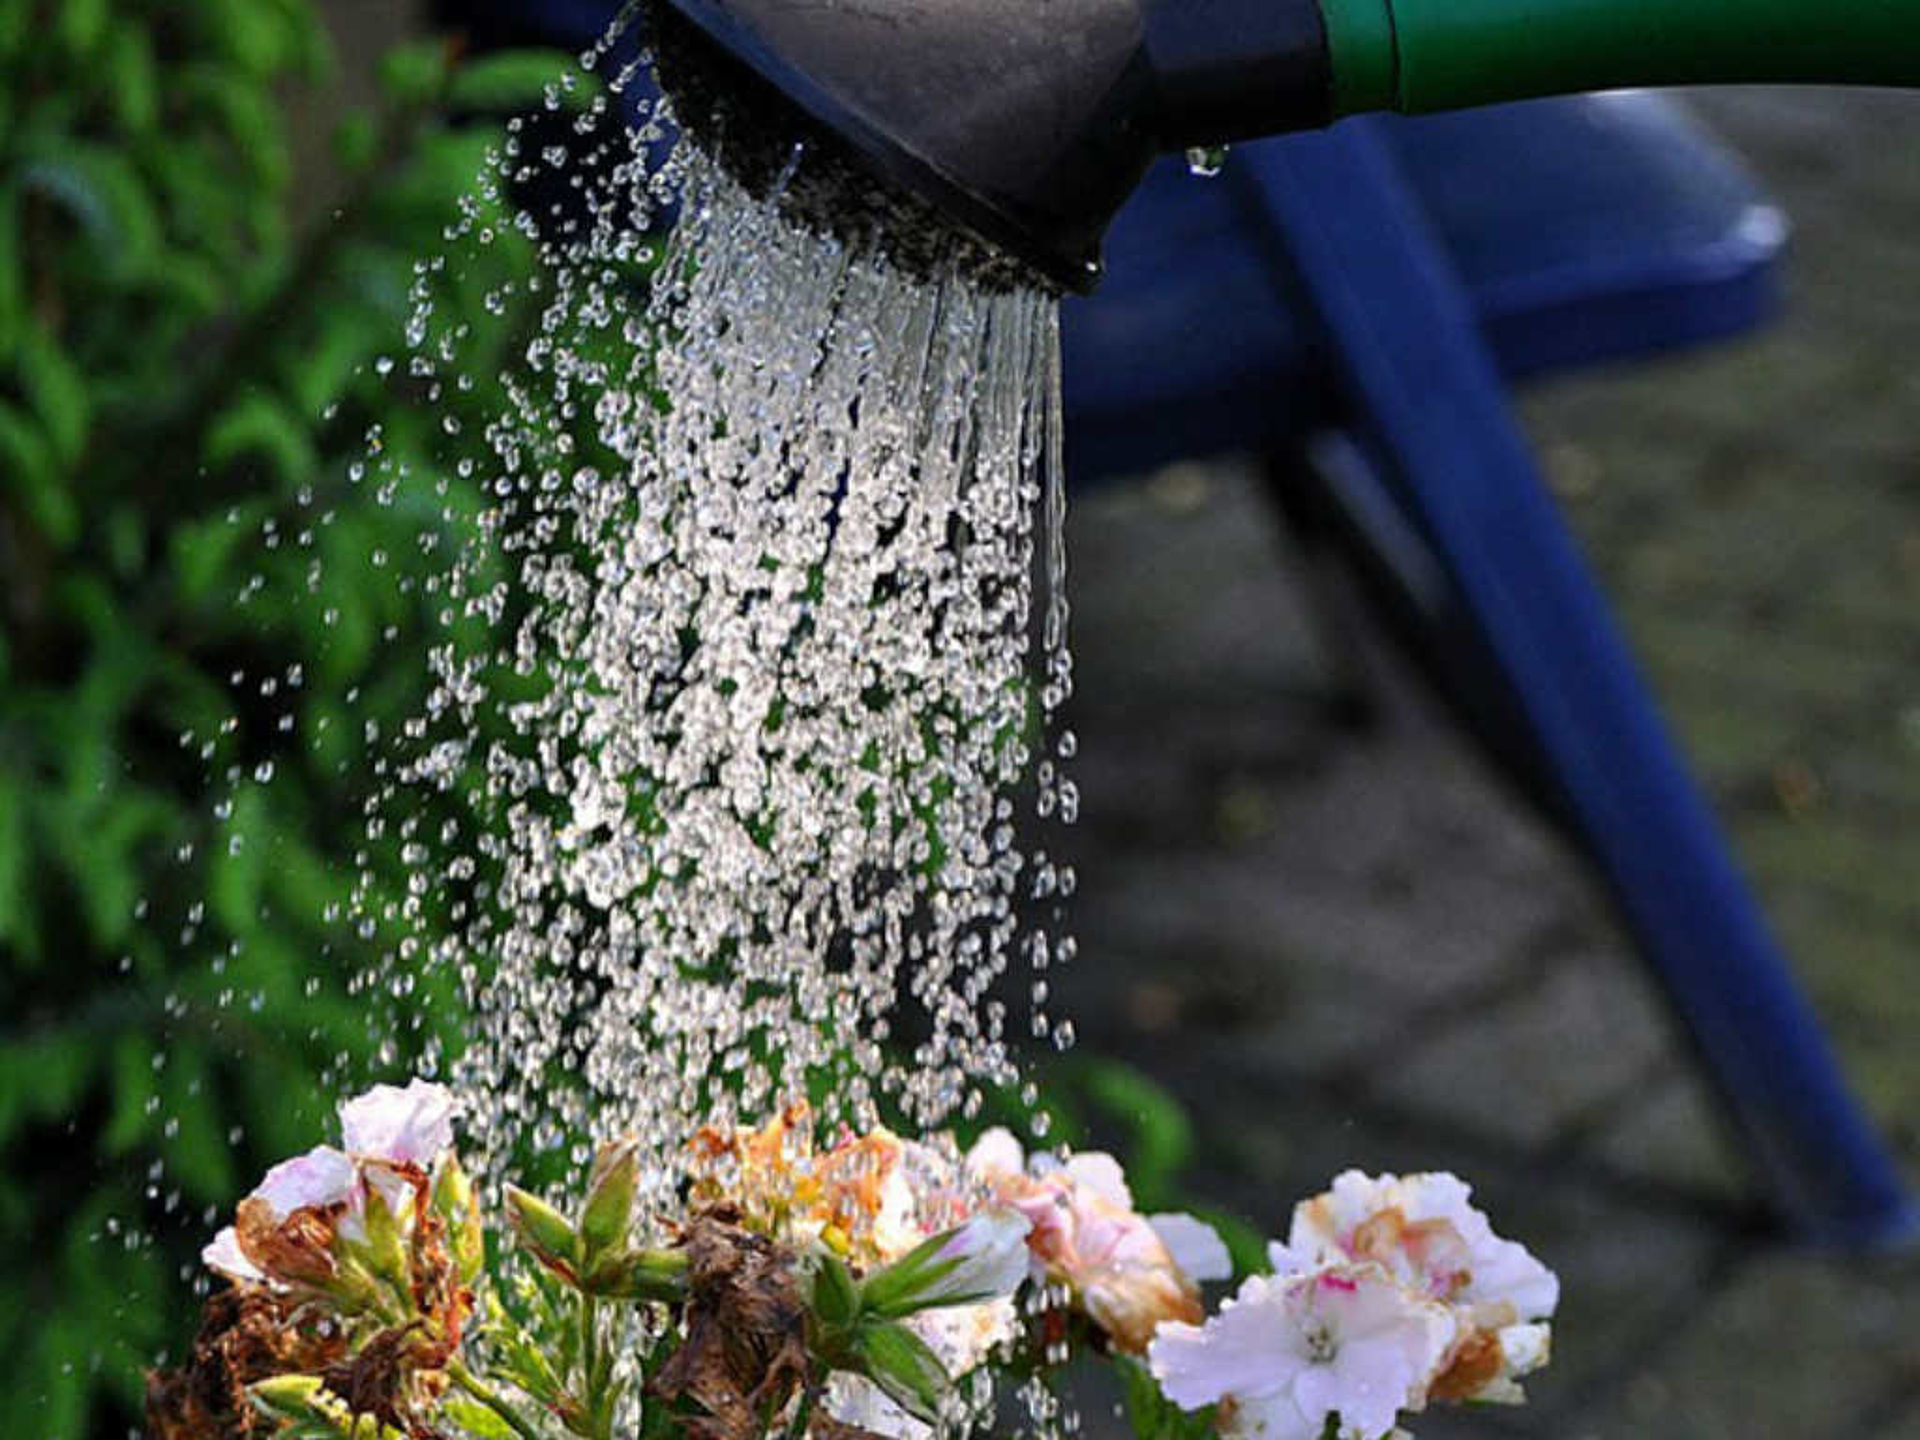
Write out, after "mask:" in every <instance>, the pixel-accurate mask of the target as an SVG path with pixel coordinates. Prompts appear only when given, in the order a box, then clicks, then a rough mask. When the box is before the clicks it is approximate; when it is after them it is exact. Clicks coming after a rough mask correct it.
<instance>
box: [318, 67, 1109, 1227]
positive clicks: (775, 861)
mask: <svg viewBox="0 0 1920 1440" xmlns="http://www.w3.org/2000/svg"><path fill="white" fill-rule="evenodd" d="M588 58H589V59H590V60H591V59H593V58H595V57H592V56H590V57H588ZM596 105H597V107H598V108H597V109H595V110H594V111H591V112H590V115H591V116H592V117H593V118H594V119H596V120H599V121H601V122H604V121H605V119H606V116H607V114H608V112H607V109H606V101H605V99H604V98H603V99H602V100H601V101H599V102H596ZM615 113H617V112H615ZM578 128H579V129H580V131H581V133H582V134H587V133H588V128H587V127H586V126H584V125H583V126H581V127H578ZM611 128H613V127H609V126H607V125H605V124H604V123H602V124H601V125H600V128H599V129H598V130H597V131H594V132H592V134H593V135H594V136H595V137H596V138H594V139H592V141H591V144H590V145H589V146H588V148H587V151H586V154H587V159H588V161H589V164H588V165H587V166H586V167H585V168H586V169H587V170H588V171H590V172H591V173H594V174H597V175H600V176H602V177H604V178H603V179H601V180H599V181H596V182H595V183H594V184H593V185H592V186H590V187H588V189H587V198H586V201H585V204H584V207H582V206H580V205H575V206H574V207H573V213H574V214H575V215H576V217H578V216H580V215H582V214H584V216H585V217H586V218H584V219H581V218H576V219H575V220H574V221H573V222H571V224H570V225H569V224H565V223H560V222H559V221H558V220H557V219H556V217H555V216H551V215H544V216H539V217H535V216H531V215H522V216H520V218H519V224H520V227H521V228H522V229H523V230H524V231H525V232H526V233H527V234H529V235H537V236H539V238H540V242H541V247H542V252H543V255H544V256H545V260H546V263H545V266H544V273H543V275H542V277H541V279H540V280H539V281H538V282H537V283H538V285H539V286H540V293H541V301H542V303H543V305H544V312H545V313H544V319H543V323H542V325H541V327H540V329H539V331H538V333H537V334H536V335H535V336H534V338H533V339H532V340H531V342H530V343H529V344H528V345H527V347H526V351H525V354H524V356H523V358H522V362H521V364H520V365H519V366H517V367H516V369H515V371H514V373H513V374H512V375H511V376H509V377H508V380H509V386H508V388H509V393H510V394H511V395H512V396H513V397H514V398H513V404H512V406H511V407H510V413H507V414H503V415H501V416H499V417H497V419H496V420H495V422H494V423H493V425H492V426H491V427H490V429H489V431H488V434H487V437H486V438H487V443H488V448H489V451H490V452H491V455H492V462H491V464H492V469H493V473H492V474H491V476H490V477H489V478H490V484H489V487H488V489H489V494H490V498H491V501H492V508H491V509H490V510H489V511H488V512H487V513H486V514H485V515H484V516H482V517H481V520H480V524H479V525H478V527H477V529H476V531H475V533H474V535H473V538H472V540H471V542H470V543H469V544H468V546H467V547H466V548H465V550H464V551H463V553H461V554H460V555H459V556H458V557H457V558H455V559H454V560H453V561H452V562H451V563H450V565H449V568H448V571H447V573H446V575H445V576H444V587H443V591H442V593H443V595H444V598H445V607H444V609H443V611H442V615H441V618H442V623H443V625H444V627H445V629H444V633H443V635H442V638H441V641H440V643H439V645H438V646H437V648H436V650H435V653H434V659H433V666H434V681H435V688H434V691H433V694H432V696H431V698H430V700H429V703H428V705H427V706H426V709H425V710H424V712H423V713H422V714H420V715H419V716H418V717H417V718H416V720H415V721H414V722H413V723H411V724H409V725H408V726H407V727H406V728H405V730H404V732H403V733H402V734H400V735H398V736H393V737H384V736H383V737H380V740H379V748H380V751H381V756H382V758H381V760H380V762H379V764H378V765H377V766H376V767H375V769H376V771H377V774H378V779H379V785H378V788H377V790H376V791H375V793H374V794H373V795H372V797H371V798H370V799H369V801H368V803H367V806H366V815H367V833H368V846H367V854H368V855H375V854H377V853H379V852H380V851H381V850H382V849H383V847H397V850H398V854H399V855H400V857H401V859H402V861H403V863H404V867H405V871H406V886H405V893H404V895H402V896H399V897H393V896H390V895H389V894H388V893H387V891H386V890H385V889H384V888H383V885H382V881H381V879H380V874H379V867H378V865H377V864H376V863H375V862H374V861H372V860H368V861H366V862H365V864H366V868H365V873H364V874H363V875H362V880H361V884H360V886H359V888H358V891H357V902H356V906H355V909H356V911H357V918H358V923H359V925H360V926H361V929H362V931H363V933H364V934H367V935H369V936H375V937H377V938H378V939H379V940H380V942H381V945H382V947H383V949H384V952H385V958H384V961H383V962H382V964H380V965H379V966H377V967H375V968H374V969H373V970H371V971H369V972H368V974H366V975H365V976H363V977H362V978H361V980H360V981H359V982H358V987H359V989H360V990H361V992H362V993H363V994H365V995H367V996H376V995H380V994H383V993H384V994H386V995H389V996H391V997H395V998H396V1000H397V1004H396V1006H395V1016H396V1018H395V1020H394V1022H393V1023H394V1028H395V1029H396V1031H402V1030H405V1029H406V1028H407V1027H408V1026H409V1024H411V1023H413V1022H412V1021H410V1020H409V1019H408V1016H407V1007H408V1006H409V1005H411V1004H415V1003H417V1000H416V998H415V997H416V996H417V995H418V994H419V993H420V991H419V986H420V981H421V977H422V976H423V975H425V976H435V975H437V976H451V977H454V978H455V979H456V980H457V983H458V985H459V988H460V989H461V990H462V991H463V992H464V994H465V998H466V1001H467V1004H468V1006H469V1008H470V1010H471V1021H470V1025H469V1033H468V1035H467V1038H466V1045H465V1049H464V1052H463V1053H460V1054H457V1055H451V1056H446V1057H443V1058H444V1061H445V1063H446V1064H448V1065H449V1066H451V1068H452V1072H453V1073H454V1074H455V1075H456V1077H457V1078H458V1080H459V1083H460V1085H461V1086H462V1088H463V1090H464V1092H465V1094H466V1095H467V1096H468V1097H470V1099H469V1104H468V1116H467V1127H466V1128H467V1131H468V1133H469V1138H470V1142H471V1143H473V1144H475V1146H476V1148H477V1149H478V1150H479V1151H480V1153H481V1154H482V1156H483V1157H485V1158H487V1159H488V1160H490V1161H491V1162H492V1163H494V1164H496V1165H499V1164H504V1163H505V1162H507V1160H508V1159H509V1157H513V1158H514V1159H515V1160H516V1161H517V1162H518V1163H521V1164H524V1163H525V1159H526V1156H527V1155H528V1153H529V1152H530V1151H532V1152H553V1151H555V1150H556V1149H560V1148H563V1147H568V1146H570V1147H571V1153H570V1160H571V1162H572V1163H573V1164H575V1165H578V1164H579V1163H580V1162H581V1160H582V1159H583V1158H584V1149H583V1148H582V1146H583V1142H584V1141H585V1140H586V1139H587V1138H588V1137H591V1136H595V1135H605V1134H607V1133H611V1132H615V1131H620V1130H632V1131H634V1132H636V1133H637V1134H638V1135H639V1136H640V1137H641V1139H642V1141H643V1148H644V1153H646V1154H647V1155H648V1156H649V1157H650V1160H651V1164H650V1166H649V1176H648V1182H647V1183H648V1184H649V1185H650V1186H651V1187H652V1192H653V1193H652V1199H653V1201H654V1202H655V1203H654V1204H653V1205H652V1206H650V1207H643V1209H647V1210H650V1211H653V1212H664V1211H666V1210H667V1209H669V1208H670V1207H669V1204H668V1202H669V1201H670V1199H671V1195H672V1193H673V1191H674V1190H675V1188H676V1187H677V1186H678V1184H679V1182H680V1180H681V1178H682V1165H683V1161H684V1157H685V1154H686V1151H685V1141H686V1137H687V1136H688V1135H689V1134H690V1133H691V1132H692V1131H693V1130H694V1129H695V1128H696V1127H697V1126H698V1125H700V1124H701V1123H705V1122H713V1121H716V1120H717V1121H721V1122H725V1121H727V1120H729V1119H731V1118H734V1117H740V1118H746V1119H751V1118H753V1117H757V1116H759V1115H761V1114H763V1113H765V1112H766V1111H768V1110H769V1109H770V1108H771V1107H773V1106H774V1105H776V1104H778V1103H780V1102H781V1101H782V1100H784V1099H787V1098H790V1097H794V1096H798V1095H804V1094H808V1093H811V1095H812V1097H813V1100H814V1102H815V1104H816V1106H817V1108H818V1109H819V1110H820V1111H821V1112H822V1113H823V1116H824V1118H826V1119H827V1120H830V1121H834V1120H844V1121H846V1122H848V1123H851V1124H854V1125H860V1126H865V1125H869V1124H872V1123H875V1122H876V1121H877V1120H879V1119H881V1118H883V1117H885V1118H889V1119H892V1120H893V1121H894V1122H895V1123H898V1124H903V1125H906V1126H908V1127H911V1128H913V1129H916V1130H931V1129H934V1128H936V1127H939V1126H941V1125H944V1124H947V1123H949V1122H951V1121H952V1120H954V1119H956V1118H959V1117H962V1116H965V1115H969V1114H972V1113H974V1112H975V1111H977V1110H978V1108H979V1107H980V1106H981V1104H982V1103H983V1100H984V1099H985V1098H986V1097H987V1096H989V1095H990V1094H992V1093H995V1092H1000V1093H1005V1094H1010V1095H1018V1094H1020V1093H1021V1085H1022V1074H1021V1067H1020V1064H1019V1062H1018V1058H1017V1052H1018V1049H1019V1047H1020V1045H1021V1044H1022V1043H1024V1041H1025V1040H1026V1039H1027V1038H1028V1036H1029V1034H1030V1035H1031V1036H1033V1037H1041V1038H1045V1039H1050V1040H1051V1042H1052V1043H1054V1044H1058V1045H1062V1046H1064V1045H1065V1044H1067V1043H1069V1042H1070V1039H1071V1030H1070V1028H1069V1027H1068V1026H1067V1025H1066V1024H1065V1023H1064V1022H1063V1023H1061V1024H1060V1025H1058V1026H1057V1027H1055V1026H1053V1025H1052V1024H1051V1023H1050V1021H1049V1019H1048V1017H1047V1015H1046V1009H1045V1003H1044V1002H1045V996H1046V983H1047V977H1046V972H1047V970H1048V968H1049V967H1050V966H1051V965H1053V964H1057V963H1060V962H1063V961H1066V960H1068V959H1070V958H1071V956H1072V953H1073V942H1072V940H1071V938H1070V937H1068V936H1066V935H1065V934H1063V933H1062V932H1061V928H1060V924H1059V906H1060V903H1061V901H1062V900H1063V899H1064V897H1065V896H1066V895H1067V894H1068V893H1070V892H1071V890H1072V886H1073V876H1072V872H1071V870H1070V868H1069V867H1066V866H1064V865H1062V864H1059V863H1057V862H1056V861H1054V860H1053V859H1051V858H1050V857H1049V855H1048V854H1047V853H1046V852H1045V850H1044V848H1043V842H1044V840H1045V839H1046V835H1047V830H1048V828H1049V827H1050V826H1053V825H1056V824H1058V823H1060V822H1063V821H1068V820H1071V818H1072V816H1073V812H1074V810H1075V808H1076V804H1077V801H1076V795H1075V791H1074V789H1073V786H1072V783H1071V782H1070V781H1069V780H1068V779H1066V778H1065V776H1064V774H1063V773H1062V770H1061V764H1060V762H1061V761H1062V760H1063V759H1064V758H1065V757H1066V756H1067V755H1069V754H1070V753H1071V748H1072V737H1071V736H1070V735H1067V734H1063V733H1060V732H1059V730H1058V726H1057V724H1056V712H1057V710H1058V708H1059V706H1060V705H1061V703H1062V702H1063V701H1064V700H1065V698H1066V696H1067V693H1068V690H1069V688H1070V685H1071V667H1070V661H1069V658H1068V652H1067V646H1066V601H1065V594H1064V589H1063V585H1064V573H1063V571H1064V558H1063V550H1062V544H1061V524H1062V519H1063V497H1062V491H1061V464H1060V444H1061V401H1060V386H1059V360H1060V357H1059V336H1058V328H1057V321H1056V309H1055V304H1054V301H1053V299H1052V298H1051V296H1049V295H1047V294H1044V293H1042V292H1041V291H1040V290H1038V289H1028V290H1011V291H1009V290H1005V289H994V288H987V287H985V286H983V285H982V284H980V283H978V282H977V281H976V280H974V279H973V278H971V277H970V274H969V272H968V271H967V269H966V267H964V266H963V265H962V264H961V263H960V261H959V260H958V259H955V260H953V261H952V262H950V263H947V264H944V265H940V264H936V265H935V266H934V267H933V271H932V273H931V274H924V273H922V272H921V271H920V270H919V269H916V270H915V271H914V272H913V273H908V272H907V271H905V270H903V269H900V268H897V267H896V266H895V265H894V264H893V263H892V262H891V261H890V260H889V258H888V256H887V254H886V253H885V252H884V250H882V249H881V248H878V247H877V246H875V245H874V244H872V243H863V242H857V241H849V240H846V239H843V238H839V237H833V236H827V235H822V234H818V233H815V232H813V231H811V230H808V229H804V228H801V227H799V226H797V225H795V224H794V223H792V222H791V221H789V220H788V219H787V218H785V217H784V215H783V214H782V212H781V210H780V208H779V206H778V204H777V202H776V201H774V200H765V199H755V198H753V197H751V196H749V195H748V194H747V193H745V192H744V191H743V190H741V189H740V188H739V186H738V185H737V184H735V183H734V182H733V181H732V180H730V179H729V178H728V177H727V176H726V175H725V174H724V173H722V172H721V171H720V170H719V168H718V167H717V166H715V165H713V164H712V163H710V162H708V161H707V160H705V159H704V158H703V157H702V156H701V155H699V154H697V153H694V152H693V151H692V150H691V148H690V147H686V146H683V147H681V149H680V150H679V151H678V152H677V153H675V154H673V155H672V156H670V157H668V158H666V159H665V160H660V159H659V158H658V156H657V154H656V151H657V149H658V141H659V136H660V133H661V130H660V127H659V124H658V117H656V116H653V115H651V114H649V115H646V116H643V117H642V123H641V124H640V125H638V126H637V127H634V128H633V129H632V130H631V131H627V130H625V129H622V132H621V133H622V135H623V136H625V135H628V134H630V135H631V137H632V138H631V140H630V141H629V140H627V139H625V138H622V139H617V140H615V139H609V138H608V137H607V134H606V132H607V131H608V130H609V129H611ZM529 144H530V141H529V140H528V138H527V132H526V131H524V130H522V129H519V128H518V127H516V130H515V131H514V133H513V135H512V138H511V140H510V143H509V145H508V147H507V151H506V153H505V154H504V155H503V156H502V157H501V160H500V165H499V167H498V168H497V171H496V173H494V174H493V175H491V176H489V177H488V179H487V181H486V183H487V184H489V185H493V186H504V185H505V184H506V183H507V182H508V181H510V180H514V179H524V178H526V177H528V176H529V175H532V174H534V173H535V172H537V170H538V169H539V167H540V165H542V164H558V163H559V162H558V160H557V159H555V158H554V157H551V156H549V157H547V158H545V159H542V158H541V157H539V156H533V155H528V154H525V153H523V151H524V150H525V149H527V148H528V147H529ZM650 146H651V147H653V148H652V149H650V148H649V147H650ZM579 150H580V147H575V153H574V155H573V157H572V160H570V161H569V163H573V161H577V160H578V158H579ZM797 163H798V164H801V165H804V164H806V163H807V161H806V158H805V157H804V156H800V157H797ZM676 197H677V200H678V203H679V221H678V224H677V225H676V226H675V227H674V228H673V230H672V233H671V236H670V237H669V238H667V239H666V240H664V241H662V242H656V241H655V240H653V239H651V238H649V231H650V230H651V229H652V228H653V222H654V220H655V217H656V215H657V213H658V211H659V209H660V207H661V206H662V204H663V203H667V202H669V201H671V200H672V199H674V198H676ZM488 238H489V237H488V236H486V235H485V234H483V233H481V231H480V229H479V228H477V227H476V223H475V222H474V221H473V219H472V218H471V217H468V219H466V220H465V221H463V222H462V223H460V224H457V225H455V226H454V227H453V229H452V230H451V231H450V232H449V249H450V253H453V254H455V255H456V256H457V253H458V251H459V248H460V247H461V246H472V245H475V244H484V243H487V240H488ZM447 263H449V262H448V261H447V260H446V259H445V258H444V257H443V258H442V259H441V260H439V261H436V262H431V263H429V264H428V265H427V266H425V267H423V274H431V273H432V272H433V271H434V270H435V269H436V268H437V267H444V266H445V265H446V264H447ZM454 263H457V258H456V260H455V262H454ZM428 293H429V292H428V290H427V288H426V287H425V286H424V285H423V286H422V288H421V290H420V292H419V303H418V304H417V305H416V311H415V314H414V317H413V322H412V324H411V325H410V328H409V336H408V338H409V342H410V345H411V348H412V357H411V364H410V367H409V371H408V373H409V375H410V376H411V377H412V378H413V380H414V381H415V382H416V383H430V384H436V385H437V384H442V383H458V379H457V376H458V368H459V353H460V340H461V330H460V327H459V325H458V324H457V319H454V318H449V319H442V318H441V317H438V316H436V315H435V314H434V313H433V311H432V308H431V305H430V303H429V302H428V301H427V300H426V299H425V298H424V297H425V296H426V295H427V294H428ZM582 429H586V430H589V431H590V432H591V436H592V443H591V444H586V445H583V444H581V443H579V442H578V441H576V440H575V438H574V435H575V433H576V432H577V431H580V430H582ZM376 439H377V437H376ZM376 450H377V447H376ZM372 464H373V467H374V469H375V470H376V471H379V470H380V468H381V466H380V457H379V455H378V454H377V453H376V454H375V455H374V456H373V459H372ZM382 483H383V484H386V485H388V486H390V487H395V488H403V487H404V486H405V485H406V484H407V483H408V480H407V478H406V477H403V476H395V475H393V474H390V473H389V474H385V475H384V476H383V479H382ZM1016 1027H1017V1028H1018V1030H1019V1031H1020V1032H1021V1033H1019V1034H1015V1033H1014V1031H1015V1029H1016ZM1027 1098H1028V1099H1029V1100H1030V1099H1031V1091H1030V1090H1028V1091H1027Z"/></svg>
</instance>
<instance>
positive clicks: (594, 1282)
mask: <svg viewBox="0 0 1920 1440" xmlns="http://www.w3.org/2000/svg"><path fill="white" fill-rule="evenodd" d="M580 1288H581V1289H582V1290H585V1291H586V1292H587V1293H588V1294H589V1295H598V1296H600V1297H601V1298H602V1299H605V1300H652V1301H657V1302H658V1303H660V1304H662V1305H676V1304H678V1303H679V1302H680V1301H682V1300H684V1299H686V1298H687V1256H686V1252H685V1251H683V1250H616V1251H614V1252H612V1253H611V1254H608V1255H602V1256H601V1257H600V1258H599V1259H598V1260H596V1261H595V1262H594V1263H593V1266H592V1268H590V1269H589V1270H588V1271H587V1277H586V1279H585V1280H584V1281H582V1282H581V1285H580Z"/></svg>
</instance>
